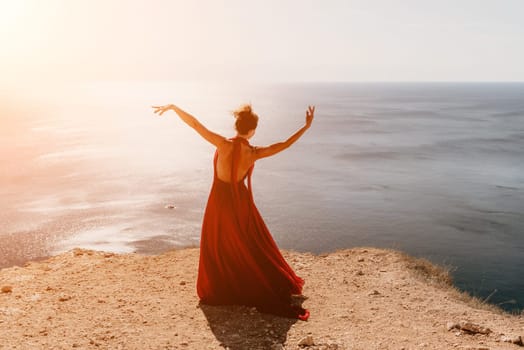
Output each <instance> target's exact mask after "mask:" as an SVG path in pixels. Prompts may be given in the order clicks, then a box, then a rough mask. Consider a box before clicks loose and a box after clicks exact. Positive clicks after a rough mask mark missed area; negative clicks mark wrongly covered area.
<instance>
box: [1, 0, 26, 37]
mask: <svg viewBox="0 0 524 350" xmlns="http://www.w3.org/2000/svg"><path fill="white" fill-rule="evenodd" d="M25 7H26V2H25V1H18V0H0V30H1V32H2V33H3V34H4V35H5V34H9V32H10V31H11V30H12V29H13V26H14V25H15V24H16V23H17V21H18V20H19V19H20V18H21V17H22V14H23V12H24V9H25Z"/></svg>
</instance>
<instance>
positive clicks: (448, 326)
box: [446, 322, 460, 331]
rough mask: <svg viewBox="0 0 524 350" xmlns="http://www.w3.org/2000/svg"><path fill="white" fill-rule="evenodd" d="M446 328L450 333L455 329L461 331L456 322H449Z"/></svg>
mask: <svg viewBox="0 0 524 350" xmlns="http://www.w3.org/2000/svg"><path fill="white" fill-rule="evenodd" d="M446 328H447V330H448V331H450V330H452V329H455V328H458V329H460V325H459V324H458V323H456V322H448V323H446Z"/></svg>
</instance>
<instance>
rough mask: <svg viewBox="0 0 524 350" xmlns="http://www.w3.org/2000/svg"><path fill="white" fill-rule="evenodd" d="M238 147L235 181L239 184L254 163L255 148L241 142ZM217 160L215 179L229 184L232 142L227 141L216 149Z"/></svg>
mask: <svg viewBox="0 0 524 350" xmlns="http://www.w3.org/2000/svg"><path fill="white" fill-rule="evenodd" d="M239 146H240V157H239V162H238V170H237V176H236V179H235V181H236V182H239V181H240V180H242V179H243V178H244V176H246V174H247V171H248V170H249V168H251V166H252V165H253V164H254V163H255V160H256V157H255V148H254V147H253V146H250V145H246V144H244V143H242V142H240V143H239ZM217 151H218V159H217V177H218V179H219V180H221V181H223V182H231V171H232V158H233V141H230V140H227V142H224V143H222V144H221V145H220V146H219V147H218V148H217Z"/></svg>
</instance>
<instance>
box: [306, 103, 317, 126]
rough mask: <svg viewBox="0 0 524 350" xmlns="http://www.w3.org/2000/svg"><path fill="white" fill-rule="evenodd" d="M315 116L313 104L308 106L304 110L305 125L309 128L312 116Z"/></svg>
mask: <svg viewBox="0 0 524 350" xmlns="http://www.w3.org/2000/svg"><path fill="white" fill-rule="evenodd" d="M314 116H315V106H308V108H307V111H306V126H307V127H308V128H309V127H310V126H311V123H313V117H314Z"/></svg>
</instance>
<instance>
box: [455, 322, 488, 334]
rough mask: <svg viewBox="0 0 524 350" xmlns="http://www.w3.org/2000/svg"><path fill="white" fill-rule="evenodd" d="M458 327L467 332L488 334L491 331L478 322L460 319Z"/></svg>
mask: <svg viewBox="0 0 524 350" xmlns="http://www.w3.org/2000/svg"><path fill="white" fill-rule="evenodd" d="M459 327H460V329H461V330H463V331H466V332H469V333H473V334H476V333H480V334H489V333H491V329H489V328H487V327H482V326H480V325H478V324H475V323H472V322H469V321H460V322H459Z"/></svg>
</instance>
